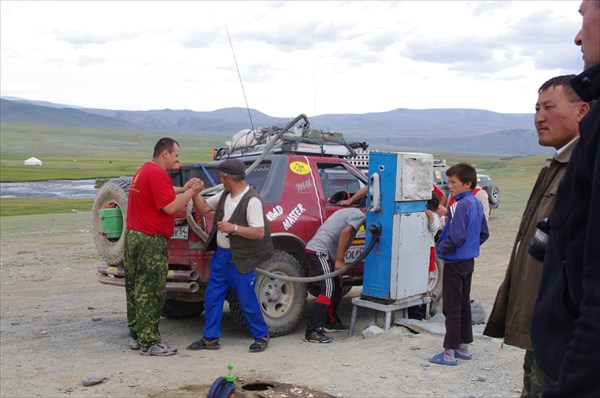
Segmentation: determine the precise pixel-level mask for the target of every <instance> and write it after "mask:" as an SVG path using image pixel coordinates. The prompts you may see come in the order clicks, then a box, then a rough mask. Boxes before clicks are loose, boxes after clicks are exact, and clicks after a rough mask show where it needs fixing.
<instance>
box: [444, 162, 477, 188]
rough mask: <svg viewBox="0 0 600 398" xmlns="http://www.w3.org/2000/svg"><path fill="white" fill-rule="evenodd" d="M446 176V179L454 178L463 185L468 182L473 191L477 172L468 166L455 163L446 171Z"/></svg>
mask: <svg viewBox="0 0 600 398" xmlns="http://www.w3.org/2000/svg"><path fill="white" fill-rule="evenodd" d="M446 175H447V176H448V177H452V176H456V177H458V179H459V180H460V181H461V182H463V183H465V182H470V183H471V189H475V187H476V186H477V170H475V168H474V167H473V166H471V165H470V164H467V163H457V164H455V165H454V166H452V167H450V168H449V169H448V170H446Z"/></svg>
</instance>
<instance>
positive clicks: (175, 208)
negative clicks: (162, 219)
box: [162, 184, 204, 214]
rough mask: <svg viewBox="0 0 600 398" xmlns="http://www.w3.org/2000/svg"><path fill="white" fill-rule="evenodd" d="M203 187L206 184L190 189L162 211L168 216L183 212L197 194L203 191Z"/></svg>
mask: <svg viewBox="0 0 600 398" xmlns="http://www.w3.org/2000/svg"><path fill="white" fill-rule="evenodd" d="M203 185H204V184H197V185H193V187H190V188H188V189H187V190H186V191H185V192H183V193H181V194H179V195H177V196H176V197H175V200H174V201H172V202H171V203H169V204H168V205H166V206H165V207H163V208H162V210H163V211H164V212H165V213H167V214H175V213H177V212H179V211H181V210H182V209H183V208H184V207H185V205H186V204H187V203H188V202H189V201H190V200H191V199H192V198H193V197H194V196H195V195H196V194H197V193H199V192H200V191H202V186H203Z"/></svg>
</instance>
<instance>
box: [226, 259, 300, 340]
mask: <svg viewBox="0 0 600 398" xmlns="http://www.w3.org/2000/svg"><path fill="white" fill-rule="evenodd" d="M260 268H261V269H264V270H265V271H268V272H272V273H274V274H280V275H287V276H295V277H297V276H305V275H304V271H303V269H302V266H301V265H300V263H299V262H298V260H296V258H295V257H293V256H292V255H290V254H288V253H286V252H283V251H281V250H276V251H275V254H273V257H271V259H270V260H268V261H266V262H265V263H263V264H262V265H261V266H260ZM256 294H257V296H258V302H259V304H260V306H261V309H262V311H263V315H264V318H265V322H266V323H267V326H268V328H269V335H270V336H271V337H277V336H284V335H286V334H288V333H290V332H291V331H292V330H294V329H295V328H296V326H298V323H300V321H301V320H302V316H303V315H304V308H305V306H306V284H305V283H292V282H285V281H280V280H276V279H271V278H268V277H266V276H264V275H259V274H257V277H256ZM227 300H228V301H229V311H230V312H231V315H232V316H233V319H234V322H235V323H236V324H237V325H238V326H239V327H240V328H242V329H244V330H248V327H247V325H246V320H245V318H244V313H243V311H242V307H241V305H240V302H239V300H238V298H237V296H236V294H235V293H234V292H230V293H229V295H228V297H227Z"/></svg>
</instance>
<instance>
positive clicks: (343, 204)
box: [337, 199, 352, 206]
mask: <svg viewBox="0 0 600 398" xmlns="http://www.w3.org/2000/svg"><path fill="white" fill-rule="evenodd" d="M337 204H338V205H340V206H350V205H351V204H352V202H351V201H350V199H344V200H340V201H339V202H338V203H337Z"/></svg>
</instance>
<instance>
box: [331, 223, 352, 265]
mask: <svg viewBox="0 0 600 398" xmlns="http://www.w3.org/2000/svg"><path fill="white" fill-rule="evenodd" d="M353 233H354V227H353V226H352V225H350V224H348V225H346V226H345V227H344V228H342V231H341V232H340V240H339V242H338V247H337V253H336V256H335V270H336V271H337V270H338V269H342V268H344V266H345V265H346V262H345V261H344V256H345V254H346V250H348V246H349V245H350V239H352V234H353Z"/></svg>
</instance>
